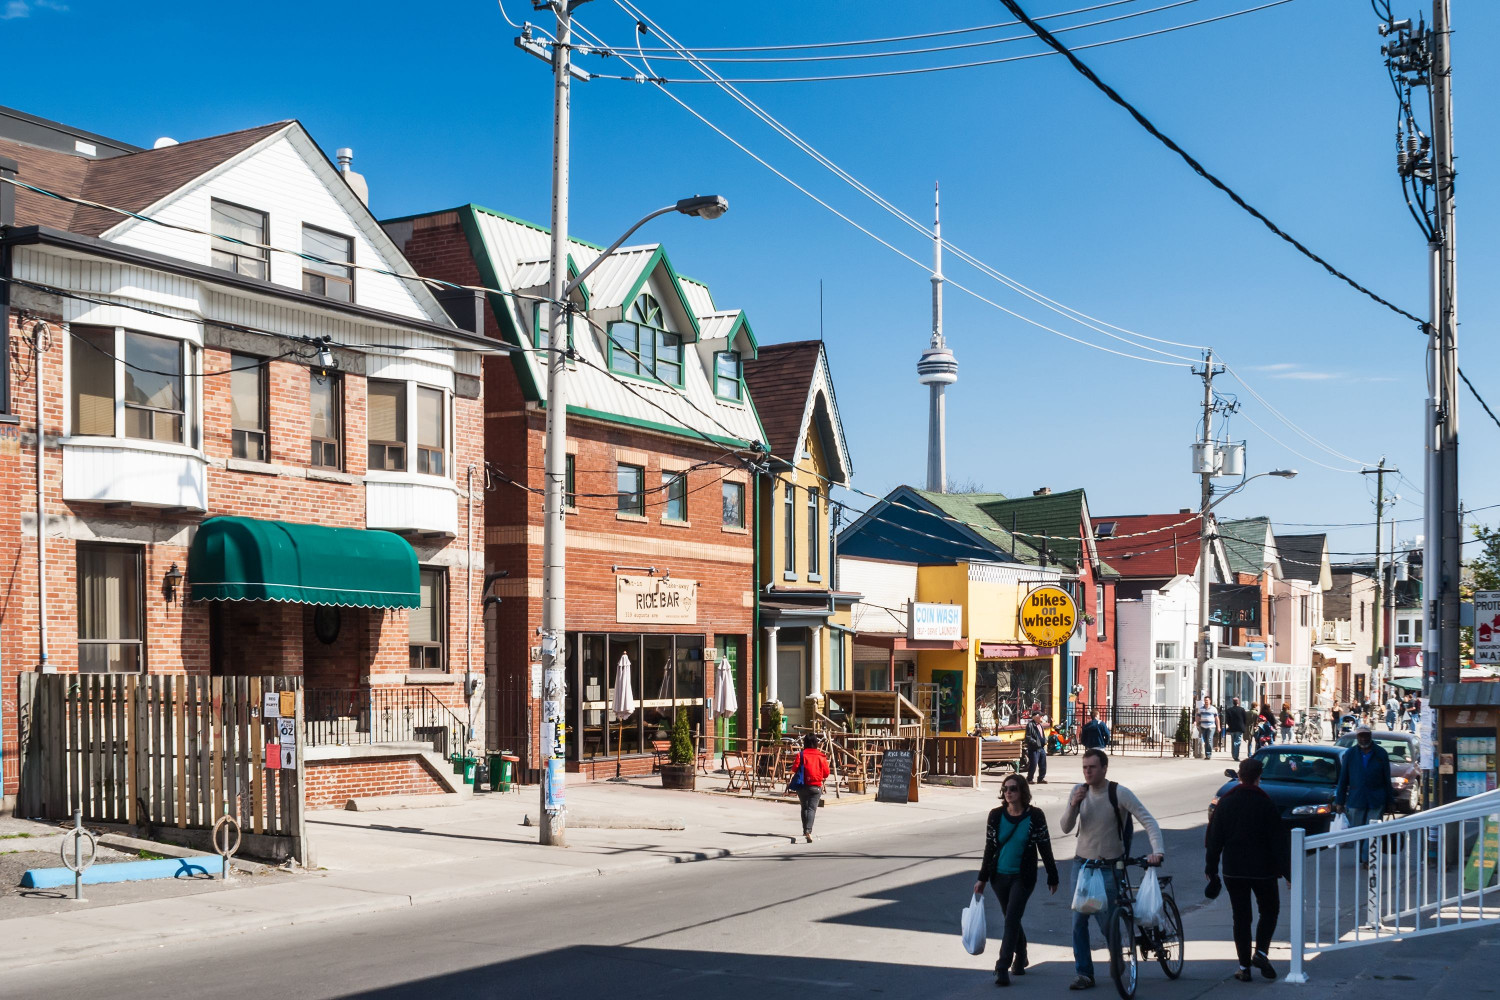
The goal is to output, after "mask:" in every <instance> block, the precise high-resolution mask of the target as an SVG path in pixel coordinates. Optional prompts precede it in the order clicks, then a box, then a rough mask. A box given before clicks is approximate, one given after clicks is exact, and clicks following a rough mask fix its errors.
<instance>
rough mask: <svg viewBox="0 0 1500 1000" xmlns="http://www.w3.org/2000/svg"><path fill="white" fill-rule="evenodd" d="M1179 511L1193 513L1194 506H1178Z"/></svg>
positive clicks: (1180, 512)
mask: <svg viewBox="0 0 1500 1000" xmlns="http://www.w3.org/2000/svg"><path fill="white" fill-rule="evenodd" d="M1177 513H1179V514H1191V513H1193V508H1191V507H1178V508H1177Z"/></svg>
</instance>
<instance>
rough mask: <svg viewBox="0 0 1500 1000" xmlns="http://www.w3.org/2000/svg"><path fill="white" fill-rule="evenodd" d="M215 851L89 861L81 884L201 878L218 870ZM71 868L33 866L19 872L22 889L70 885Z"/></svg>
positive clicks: (215, 873) (212, 874) (216, 872)
mask: <svg viewBox="0 0 1500 1000" xmlns="http://www.w3.org/2000/svg"><path fill="white" fill-rule="evenodd" d="M219 865H220V861H219V856H218V855H217V854H199V855H194V856H193V857H190V858H162V859H161V860H160V861H117V862H115V863H113V864H100V865H92V866H90V867H88V868H86V869H84V872H83V884H84V885H99V884H101V883H104V882H142V881H145V880H147V879H156V878H203V877H205V876H208V877H213V876H217V875H218V874H219ZM72 884H73V872H72V871H71V870H69V869H67V868H33V869H31V870H30V871H28V872H27V873H26V874H25V875H23V876H21V888H23V889H56V888H58V887H59V886H71V885H72Z"/></svg>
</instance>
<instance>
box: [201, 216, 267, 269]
mask: <svg viewBox="0 0 1500 1000" xmlns="http://www.w3.org/2000/svg"><path fill="white" fill-rule="evenodd" d="M209 213H210V216H211V219H210V225H209V231H210V232H212V233H213V234H214V235H215V236H228V237H230V238H231V239H236V240H240V241H242V242H243V243H245V244H249V245H246V246H241V245H239V244H236V243H230V242H229V241H228V240H217V239H216V240H214V241H213V255H212V257H213V265H214V267H218V268H223V269H224V270H226V271H233V272H234V273H235V274H243V275H246V276H248V277H251V278H264V277H266V254H267V251H265V250H262V249H261V246H264V245H265V244H266V243H268V242H269V241H268V240H267V238H266V213H265V212H258V211H256V210H255V209H253V208H246V207H244V206H243V205H232V204H230V203H229V202H227V201H220V200H219V199H217V198H215V199H213V201H212V207H211V208H210V209H209Z"/></svg>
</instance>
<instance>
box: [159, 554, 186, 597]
mask: <svg viewBox="0 0 1500 1000" xmlns="http://www.w3.org/2000/svg"><path fill="white" fill-rule="evenodd" d="M181 584H182V570H180V569H178V568H177V564H176V563H173V564H172V568H171V569H169V570H167V575H166V576H164V577H163V578H162V581H161V585H162V590H163V591H164V592H165V593H166V595H167V603H168V604H171V603H172V602H173V601H175V600H176V599H177V588H178V587H179V586H181Z"/></svg>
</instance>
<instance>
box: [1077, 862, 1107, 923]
mask: <svg viewBox="0 0 1500 1000" xmlns="http://www.w3.org/2000/svg"><path fill="white" fill-rule="evenodd" d="M1108 901H1109V900H1108V897H1106V896H1105V895H1104V875H1103V874H1102V873H1101V872H1100V871H1099V869H1097V868H1079V869H1078V883H1077V884H1076V885H1075V886H1074V887H1073V909H1074V910H1075V911H1077V912H1079V913H1098V912H1099V911H1100V910H1102V909H1104V907H1105V905H1106V903H1108Z"/></svg>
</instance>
